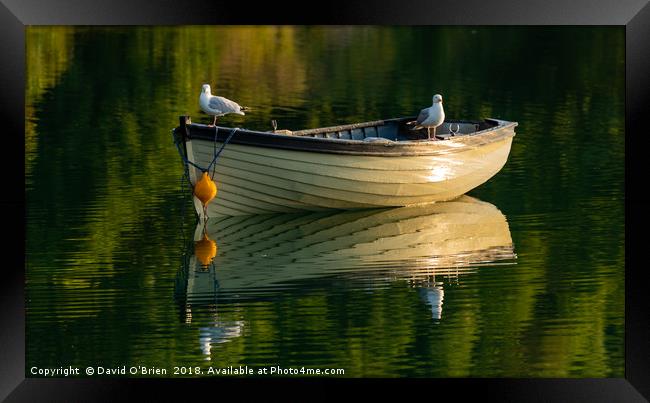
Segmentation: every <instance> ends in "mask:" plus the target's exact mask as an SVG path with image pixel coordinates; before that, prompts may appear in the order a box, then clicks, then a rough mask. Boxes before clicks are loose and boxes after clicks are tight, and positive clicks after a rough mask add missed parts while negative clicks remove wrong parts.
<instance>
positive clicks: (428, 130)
mask: <svg viewBox="0 0 650 403" xmlns="http://www.w3.org/2000/svg"><path fill="white" fill-rule="evenodd" d="M427 137H428V138H429V140H431V128H430V127H427Z"/></svg>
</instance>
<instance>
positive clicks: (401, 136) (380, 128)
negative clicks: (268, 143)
mask: <svg viewBox="0 0 650 403" xmlns="http://www.w3.org/2000/svg"><path fill="white" fill-rule="evenodd" d="M413 119H414V118H398V119H387V120H379V121H373V122H364V123H355V124H350V125H342V126H332V127H323V128H318V129H308V130H299V131H290V130H277V129H276V130H273V131H272V132H273V133H277V134H287V135H292V136H306V137H316V138H332V139H346V140H363V141H381V140H382V139H386V140H391V141H418V140H425V141H426V140H428V139H429V138H428V134H427V129H424V128H423V129H419V130H413V125H408V124H407V122H410V121H412V120H413ZM497 125H498V123H497V122H494V121H491V120H483V121H468V120H463V121H461V120H445V121H444V122H443V124H442V125H440V126H438V127H437V128H436V138H437V139H440V140H446V139H450V138H452V137H454V136H467V135H472V134H474V133H476V132H479V131H482V130H486V129H490V128H493V127H496V126H497ZM431 136H433V129H432V130H431Z"/></svg>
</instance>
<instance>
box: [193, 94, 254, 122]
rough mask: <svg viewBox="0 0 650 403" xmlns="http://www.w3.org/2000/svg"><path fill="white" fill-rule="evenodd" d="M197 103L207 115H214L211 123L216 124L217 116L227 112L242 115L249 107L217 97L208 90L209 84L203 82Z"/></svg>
mask: <svg viewBox="0 0 650 403" xmlns="http://www.w3.org/2000/svg"><path fill="white" fill-rule="evenodd" d="M199 105H201V110H202V111H203V112H205V113H207V114H208V115H214V120H213V121H212V125H210V126H214V125H215V124H217V117H219V116H223V115H226V114H228V113H236V114H237V115H244V112H243V111H245V110H248V109H249V108H247V107H245V106H240V105H239V104H238V103H237V102H234V101H231V100H229V99H228V98H224V97H218V96H215V95H212V93H211V92H210V85H208V84H203V88H202V89H201V96H200V97H199Z"/></svg>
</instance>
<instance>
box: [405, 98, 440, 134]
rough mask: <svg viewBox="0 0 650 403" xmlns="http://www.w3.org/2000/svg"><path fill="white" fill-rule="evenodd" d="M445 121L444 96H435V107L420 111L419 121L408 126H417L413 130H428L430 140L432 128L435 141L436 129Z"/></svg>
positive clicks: (409, 123)
mask: <svg viewBox="0 0 650 403" xmlns="http://www.w3.org/2000/svg"><path fill="white" fill-rule="evenodd" d="M444 121H445V110H444V109H443V108H442V95H440V94H436V95H434V96H433V105H431V106H430V107H428V108H424V109H422V110H421V111H420V114H419V115H418V118H417V120H414V121H411V122H408V123H407V125H412V124H415V127H414V128H413V129H412V130H419V129H422V128H423V127H426V128H427V134H428V135H429V139H430V138H431V128H433V139H434V140H435V139H436V127H438V126H440V125H441V124H442V122H444Z"/></svg>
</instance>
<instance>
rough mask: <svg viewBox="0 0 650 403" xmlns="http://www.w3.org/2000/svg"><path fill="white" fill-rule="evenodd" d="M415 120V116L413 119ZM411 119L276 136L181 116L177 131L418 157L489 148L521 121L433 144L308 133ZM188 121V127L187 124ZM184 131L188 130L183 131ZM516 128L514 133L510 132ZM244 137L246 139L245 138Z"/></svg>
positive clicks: (289, 146) (279, 145) (249, 142)
mask: <svg viewBox="0 0 650 403" xmlns="http://www.w3.org/2000/svg"><path fill="white" fill-rule="evenodd" d="M413 118H414V117H413ZM413 118H412V117H409V118H392V119H384V120H378V121H369V122H361V123H355V124H349V125H342V126H331V127H323V128H318V129H306V130H301V131H296V132H293V133H292V134H282V133H274V132H271V131H267V132H263V131H257V130H250V129H244V128H234V127H224V126H213V127H210V126H208V125H204V124H196V123H191V121H190V119H189V116H181V117H180V126H178V127H177V128H175V129H174V132H175V133H178V134H180V136H181V138H183V140H184V141H185V142H187V141H190V140H203V141H209V142H214V141H215V134H214V130H215V128H216V129H217V130H218V131H217V136H216V137H217V138H216V141H217V142H218V143H223V142H224V141H225V140H226V138H227V137H228V135H229V134H230V133H231V131H232V130H233V129H237V130H238V132H237V133H236V134H235V135H233V136H232V138H231V141H230V143H232V144H239V145H245V146H253V147H264V148H274V149H284V150H294V151H306V152H316V153H328V154H348V155H369V156H393V157H399V156H418V155H436V154H449V153H455V152H462V151H466V150H467V149H470V148H476V147H480V146H483V145H487V144H490V143H493V142H496V141H500V140H504V139H506V138H510V137H514V136H515V132H514V127H516V126H517V125H518V123H517V122H511V121H505V120H500V119H493V118H486V119H484V120H483V121H484V122H488V123H496V126H493V127H488V128H486V129H483V130H479V131H476V132H473V133H470V134H463V135H461V136H456V137H449V138H447V139H445V140H438V141H430V140H428V139H423V140H403V141H394V140H390V139H386V138H383V137H377V138H380V139H382V138H383V139H385V140H386V141H376V142H373V141H364V140H354V139H339V138H328V137H312V136H309V135H306V134H316V133H327V132H331V131H335V130H336V129H343V130H352V129H357V128H362V127H373V126H375V127H378V126H382V125H384V124H385V123H397V124H399V123H400V122H402V121H406V120H409V119H413ZM186 121H187V124H186V123H185V122H186ZM445 122H449V123H471V124H476V123H480V122H481V121H472V120H451V119H448V120H445ZM183 129H184V130H183ZM508 129H513V130H508ZM242 135H243V136H242Z"/></svg>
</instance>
